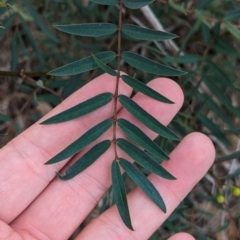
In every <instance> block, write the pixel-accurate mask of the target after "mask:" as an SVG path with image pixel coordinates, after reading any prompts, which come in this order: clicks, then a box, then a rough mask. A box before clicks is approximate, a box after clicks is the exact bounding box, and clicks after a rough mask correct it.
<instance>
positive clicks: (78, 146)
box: [45, 119, 112, 164]
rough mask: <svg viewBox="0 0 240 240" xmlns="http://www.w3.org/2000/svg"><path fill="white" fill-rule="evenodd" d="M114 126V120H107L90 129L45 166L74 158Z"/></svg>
mask: <svg viewBox="0 0 240 240" xmlns="http://www.w3.org/2000/svg"><path fill="white" fill-rule="evenodd" d="M111 126H112V120H111V119H107V120H104V121H103V122H101V123H99V124H97V125H96V126H94V127H93V128H91V129H89V130H88V131H87V132H86V133H84V134H83V135H82V136H81V137H80V138H78V139H77V140H76V141H74V142H73V143H71V144H70V145H69V146H67V147H66V148H65V149H64V150H62V151H61V152H60V153H58V154H57V155H56V156H54V157H53V158H51V159H50V160H49V161H48V162H46V163H45V164H53V163H57V162H60V161H62V160H64V159H66V158H68V157H71V156H73V155H74V154H76V153H77V152H79V151H81V150H82V149H83V148H85V147H86V146H87V145H89V144H90V143H92V142H93V141H95V140H96V139H98V138H99V137H100V136H101V135H102V134H103V133H105V132H106V131H107V130H108V129H109V128H110V127H111Z"/></svg>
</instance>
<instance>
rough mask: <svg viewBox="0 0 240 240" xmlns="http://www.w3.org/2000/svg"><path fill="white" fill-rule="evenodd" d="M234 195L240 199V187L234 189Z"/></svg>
mask: <svg viewBox="0 0 240 240" xmlns="http://www.w3.org/2000/svg"><path fill="white" fill-rule="evenodd" d="M232 194H233V195H234V196H236V197H239V196H240V187H233V188H232Z"/></svg>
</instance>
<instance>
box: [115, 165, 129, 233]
mask: <svg viewBox="0 0 240 240" xmlns="http://www.w3.org/2000/svg"><path fill="white" fill-rule="evenodd" d="M112 189H113V196H114V199H115V202H116V205H117V208H118V211H119V213H120V215H121V218H122V220H123V222H124V223H125V224H126V226H127V227H128V228H129V229H131V230H133V227H132V223H131V219H130V214H129V210H128V203H127V197H126V190H125V187H124V182H123V178H122V174H121V172H120V167H119V164H118V162H117V161H113V163H112Z"/></svg>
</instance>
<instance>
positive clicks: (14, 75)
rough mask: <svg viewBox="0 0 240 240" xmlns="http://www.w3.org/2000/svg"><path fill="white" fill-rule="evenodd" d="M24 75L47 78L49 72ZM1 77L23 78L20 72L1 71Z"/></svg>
mask: <svg viewBox="0 0 240 240" xmlns="http://www.w3.org/2000/svg"><path fill="white" fill-rule="evenodd" d="M24 74H25V75H26V76H28V77H41V76H46V75H47V72H24ZM0 76H6V77H21V73H20V72H6V71H0Z"/></svg>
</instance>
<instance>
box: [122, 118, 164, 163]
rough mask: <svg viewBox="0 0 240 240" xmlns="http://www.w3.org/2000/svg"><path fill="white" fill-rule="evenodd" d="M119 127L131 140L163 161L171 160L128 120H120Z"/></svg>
mask: <svg viewBox="0 0 240 240" xmlns="http://www.w3.org/2000/svg"><path fill="white" fill-rule="evenodd" d="M118 126H119V127H120V128H121V129H122V131H123V132H124V133H125V134H126V136H127V137H128V138H129V139H130V140H132V141H133V142H135V143H137V144H138V145H139V146H141V147H143V148H144V149H145V150H146V151H148V152H150V153H151V154H153V155H155V156H156V157H158V158H159V159H161V160H165V159H166V160H169V157H168V155H167V154H166V153H165V152H164V151H163V150H162V149H161V148H160V147H158V145H157V144H156V143H155V142H153V141H152V140H151V139H150V138H149V137H148V136H147V135H146V134H145V133H144V132H143V131H142V130H141V129H139V128H138V127H136V126H135V125H134V124H132V123H130V122H129V121H127V120H126V119H122V118H120V119H118Z"/></svg>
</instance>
